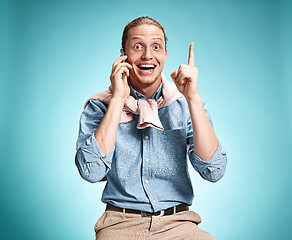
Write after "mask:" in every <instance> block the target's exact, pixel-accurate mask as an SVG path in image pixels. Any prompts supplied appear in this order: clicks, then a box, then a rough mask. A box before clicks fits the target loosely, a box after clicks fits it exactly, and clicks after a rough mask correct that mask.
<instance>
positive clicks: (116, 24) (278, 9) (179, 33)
mask: <svg viewBox="0 0 292 240" xmlns="http://www.w3.org/2000/svg"><path fill="white" fill-rule="evenodd" d="M145 15H148V16H150V17H153V18H155V19H157V20H158V21H159V22H160V23H161V24H162V25H163V26H164V27H165V31H166V34H167V36H168V38H169V42H168V51H169V54H168V59H167V62H166V65H165V69H164V73H165V74H166V76H168V77H169V74H170V73H171V72H172V71H174V70H176V69H177V68H178V66H179V65H180V64H181V63H184V64H186V63H187V57H188V46H189V44H190V42H191V41H194V43H195V56H196V65H197V67H198V68H199V71H200V73H199V91H200V94H201V96H202V98H203V99H204V100H205V101H206V102H207V105H208V108H209V111H210V113H211V115H212V118H213V121H214V124H215V132H216V133H217V135H218V137H219V139H220V140H221V142H222V144H223V145H224V146H225V148H226V150H227V153H228V167H227V171H226V175H225V176H224V178H223V179H222V180H221V181H219V182H218V183H215V184H213V183H209V182H206V181H204V180H203V179H201V178H200V177H199V176H198V174H197V173H196V172H195V171H194V170H193V169H191V177H192V180H193V183H194V188H195V194H196V196H195V199H194V202H193V206H192V208H191V209H192V210H194V211H196V212H198V213H199V214H200V215H201V217H202V220H203V221H202V224H201V225H200V226H201V228H202V229H204V230H206V231H209V232H210V233H211V234H212V235H214V236H215V237H216V238H217V239H219V240H220V239H224V240H228V239H232V240H234V239H236V240H245V239H256V240H257V239H273V240H274V239H291V238H292V232H291V227H290V225H291V214H292V211H291V204H290V203H291V200H292V199H291V180H290V172H291V167H292V166H291V165H292V164H291V160H292V159H291V154H290V151H291V135H292V129H291V121H292V111H291V102H292V98H291V94H290V92H291V87H292V84H291V83H290V81H289V80H291V72H290V71H289V70H290V65H291V63H292V61H291V54H290V53H289V52H291V42H292V39H291V33H290V31H289V27H290V25H291V22H292V21H291V20H292V19H291V15H292V14H291V2H290V3H289V1H276V0H275V1H268V0H267V1H260V0H253V1H251V0H246V1H231V0H230V1H228V0H221V1H215V0H214V1H212V0H207V1H196V0H194V1H153V0H149V1H131V0H124V1H110V0H109V1H93V0H88V1H81V0H76V1H74V0H71V1H69V0H50V1H49V0H48V1H41V0H39V1H37V0H23V1H21V0H19V1H17V0H10V1H8V0H7V1H5V0H4V1H1V7H0V22H1V29H0V30H1V32H0V39H1V44H0V70H1V71H0V72H1V75H0V78H1V87H0V89H1V90H0V95H1V99H0V100H1V101H0V111H1V145H0V147H1V165H0V184H1V200H0V215H1V225H0V227H1V232H0V239H1V240H6V239H7V240H8V239H9V240H14V239H23V240H26V239H27V240H33V239H42V240H49V239H60V240H64V239H70V240H78V239H81V240H84V239H94V232H93V227H94V224H95V222H96V221H97V219H98V218H99V216H100V215H101V214H102V212H103V211H104V207H105V206H104V204H102V203H101V201H100V198H101V193H102V189H103V187H104V183H98V184H91V183H88V182H86V181H84V180H83V179H81V177H80V176H79V174H78V172H77V168H76V167H75V164H74V155H75V142H76V139H77V133H78V122H79V117H80V114H81V112H82V109H83V104H84V102H85V100H86V99H87V98H88V97H89V96H91V95H93V94H95V93H97V92H101V91H103V90H105V89H106V88H107V87H108V85H109V75H110V71H111V65H112V63H113V62H114V61H115V60H116V59H117V58H118V57H119V49H120V43H121V35H122V31H123V27H124V26H125V25H126V24H127V23H128V22H130V21H131V20H132V19H134V18H136V17H139V16H145Z"/></svg>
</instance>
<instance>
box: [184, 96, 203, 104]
mask: <svg viewBox="0 0 292 240" xmlns="http://www.w3.org/2000/svg"><path fill="white" fill-rule="evenodd" d="M185 98H186V100H187V103H188V104H192V105H198V104H200V105H201V104H202V102H203V100H202V98H201V97H200V95H199V93H197V94H194V95H192V96H191V97H185Z"/></svg>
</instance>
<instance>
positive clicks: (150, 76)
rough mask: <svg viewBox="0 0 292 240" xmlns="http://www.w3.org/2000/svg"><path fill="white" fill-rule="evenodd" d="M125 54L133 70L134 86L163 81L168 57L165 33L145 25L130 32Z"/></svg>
mask: <svg viewBox="0 0 292 240" xmlns="http://www.w3.org/2000/svg"><path fill="white" fill-rule="evenodd" d="M125 54H126V55H127V56H128V58H127V62H129V63H130V64H131V65H132V66H133V68H132V70H130V81H131V84H133V85H137V84H138V85H140V86H141V87H143V86H145V87H146V86H149V85H151V84H153V83H154V82H156V81H157V80H161V78H160V77H161V72H162V70H163V67H164V63H165V60H166V56H167V50H166V49H165V40H164V35H163V32H162V30H161V29H160V28H158V27H156V26H154V25H148V24H143V25H139V26H137V27H133V28H131V29H130V30H129V32H128V40H127V42H126V46H125Z"/></svg>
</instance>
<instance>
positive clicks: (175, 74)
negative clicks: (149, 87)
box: [170, 71, 178, 81]
mask: <svg viewBox="0 0 292 240" xmlns="http://www.w3.org/2000/svg"><path fill="white" fill-rule="evenodd" d="M177 72H178V71H174V72H172V73H171V74H170V76H171V78H172V80H173V81H175V79H176V77H177Z"/></svg>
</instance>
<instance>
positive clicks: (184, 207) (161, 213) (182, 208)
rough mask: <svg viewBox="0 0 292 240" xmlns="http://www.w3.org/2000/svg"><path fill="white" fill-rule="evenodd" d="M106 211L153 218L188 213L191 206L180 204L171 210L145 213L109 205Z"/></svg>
mask: <svg viewBox="0 0 292 240" xmlns="http://www.w3.org/2000/svg"><path fill="white" fill-rule="evenodd" d="M105 210H106V211H107V210H109V211H116V212H122V213H135V214H140V215H141V216H142V217H151V216H159V217H162V216H167V215H172V214H174V213H178V212H182V211H188V210H189V206H188V205H186V204H180V205H177V206H174V207H171V208H167V209H165V210H161V211H158V212H154V213H151V212H144V211H140V210H134V209H127V208H119V207H116V206H113V205H111V204H109V203H108V204H107V205H106V209H105Z"/></svg>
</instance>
